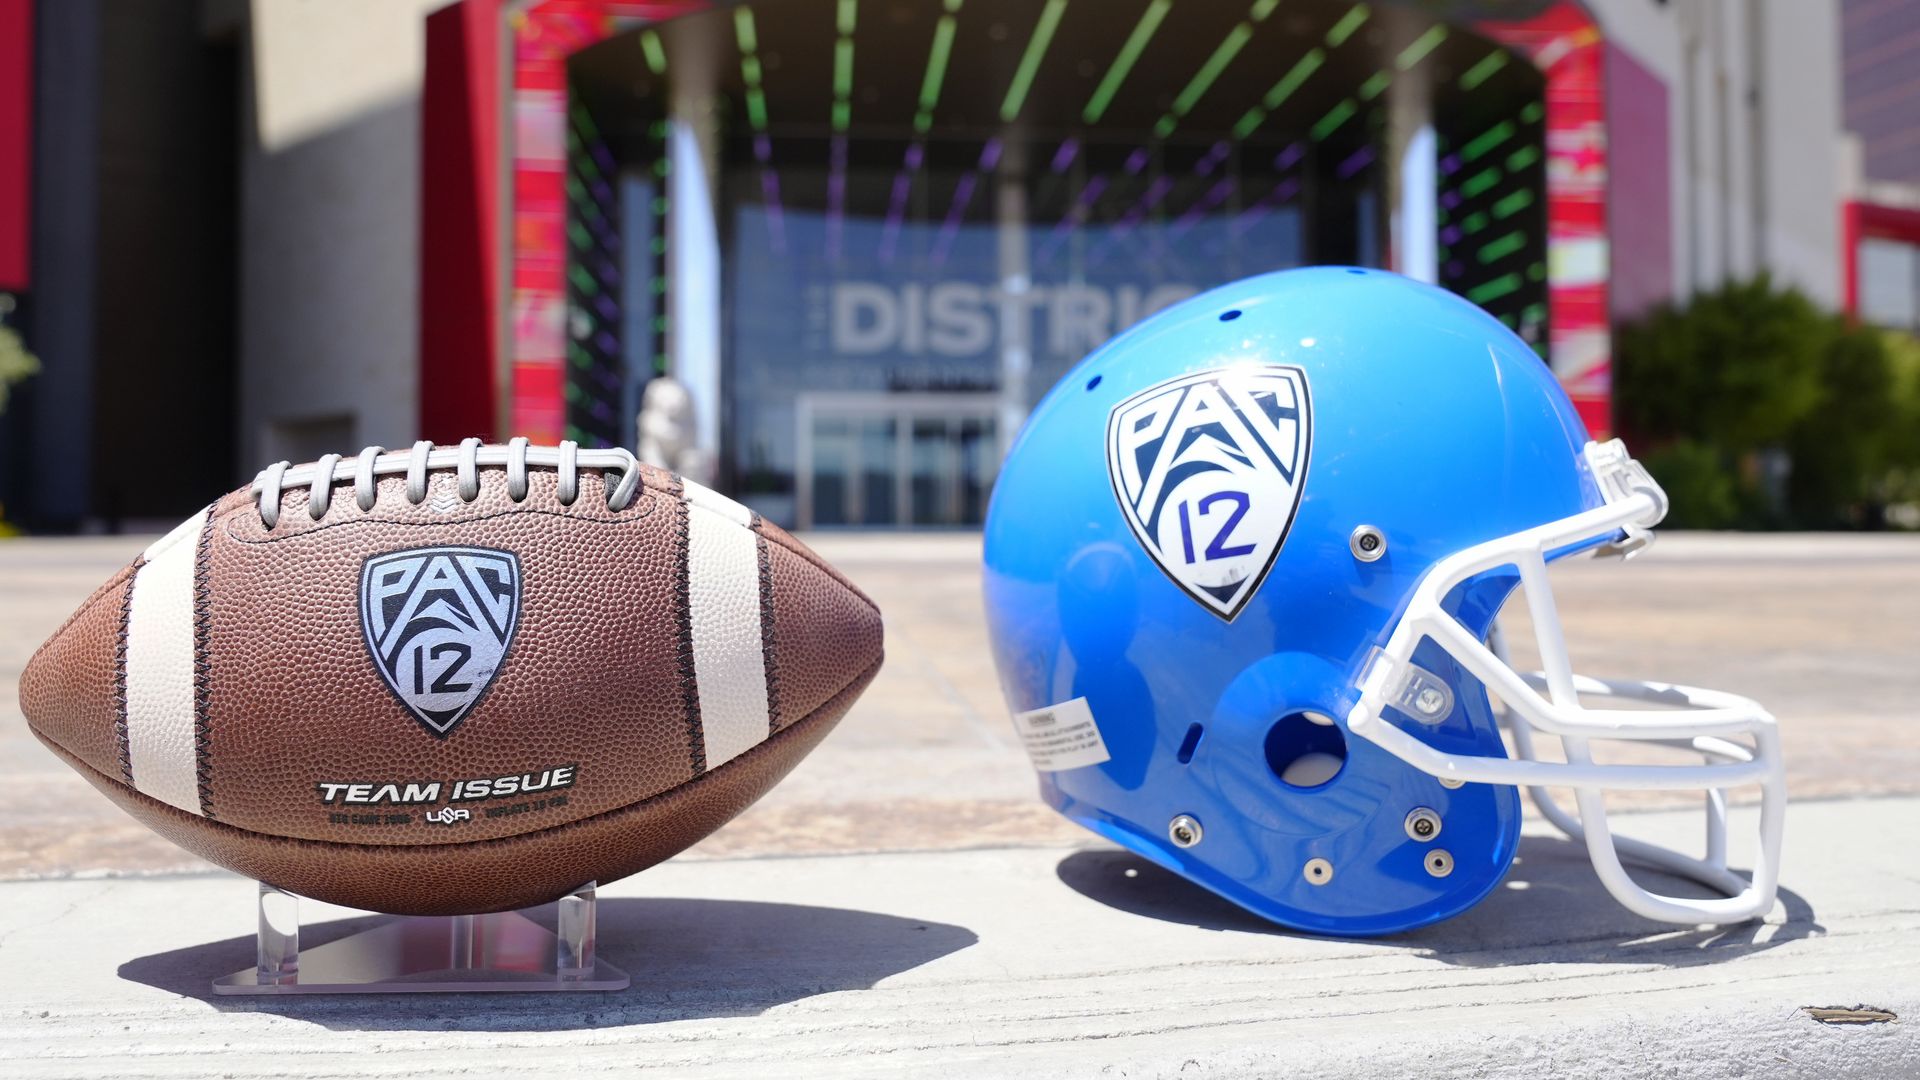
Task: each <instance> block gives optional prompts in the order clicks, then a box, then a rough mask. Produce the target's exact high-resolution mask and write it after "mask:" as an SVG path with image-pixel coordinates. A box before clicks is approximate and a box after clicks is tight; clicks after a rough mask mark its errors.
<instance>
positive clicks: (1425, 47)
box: [1393, 25, 1447, 71]
mask: <svg viewBox="0 0 1920 1080" xmlns="http://www.w3.org/2000/svg"><path fill="white" fill-rule="evenodd" d="M1445 40H1447V28H1446V27H1444V26H1439V25H1436V26H1434V27H1433V29H1431V30H1428V31H1427V32H1426V33H1424V34H1421V35H1420V36H1419V37H1417V38H1414V39H1413V44H1411V45H1409V46H1407V47H1406V48H1404V49H1401V50H1400V55H1399V56H1397V57H1395V58H1394V60H1393V66H1394V67H1397V68H1399V69H1400V70H1401V71H1406V70H1408V69H1410V68H1412V67H1413V65H1415V64H1417V63H1419V62H1420V61H1422V60H1425V59H1426V58H1427V54H1428V53H1430V52H1432V51H1433V50H1435V49H1437V48H1439V47H1440V43H1441V42H1443V41H1445Z"/></svg>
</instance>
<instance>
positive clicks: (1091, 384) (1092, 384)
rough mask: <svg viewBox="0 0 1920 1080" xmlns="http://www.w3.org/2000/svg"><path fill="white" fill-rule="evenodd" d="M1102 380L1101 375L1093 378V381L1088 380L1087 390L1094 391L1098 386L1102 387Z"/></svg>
mask: <svg viewBox="0 0 1920 1080" xmlns="http://www.w3.org/2000/svg"><path fill="white" fill-rule="evenodd" d="M1101 378H1102V377H1101V376H1099V375H1095V376H1094V377H1093V378H1091V379H1088V380H1087V389H1088V390H1092V389H1093V388H1094V387H1096V386H1099V385H1100V379H1101Z"/></svg>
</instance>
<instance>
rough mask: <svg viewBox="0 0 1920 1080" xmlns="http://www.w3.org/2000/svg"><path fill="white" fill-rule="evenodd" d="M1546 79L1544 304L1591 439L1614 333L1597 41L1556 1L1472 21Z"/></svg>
mask: <svg viewBox="0 0 1920 1080" xmlns="http://www.w3.org/2000/svg"><path fill="white" fill-rule="evenodd" d="M1479 30H1480V32H1481V33H1483V34H1485V35H1486V36H1488V37H1490V38H1492V39H1494V40H1495V41H1498V42H1501V43H1502V44H1504V45H1506V46H1507V47H1509V48H1511V49H1514V50H1515V51H1517V52H1519V53H1521V54H1523V55H1525V56H1527V57H1528V58H1530V59H1531V60H1532V61H1533V63H1534V66H1536V67H1538V68H1539V69H1540V70H1541V71H1542V72H1543V73H1544V74H1545V75H1546V77H1547V92H1546V99H1547V100H1546V106H1547V308H1548V312H1549V315H1548V323H1549V326H1550V328H1551V329H1550V331H1549V338H1550V341H1549V356H1550V359H1551V361H1552V364H1553V370H1554V374H1556V375H1558V376H1559V377H1560V382H1561V385H1562V386H1564V387H1566V390H1567V396H1568V397H1570V398H1572V399H1573V404H1574V407H1575V408H1576V409H1578V410H1579V412H1580V416H1581V418H1582V419H1584V420H1585V421H1586V424H1587V429H1588V430H1589V431H1591V432H1592V433H1593V436H1594V437H1595V438H1598V439H1604V438H1606V437H1607V435H1608V433H1609V432H1610V431H1611V430H1612V427H1613V424H1612V422H1611V420H1610V419H1609V413H1611V411H1612V404H1613V358H1612V349H1613V333H1612V329H1611V325H1610V320H1609V311H1608V306H1607V291H1608V281H1607V263H1608V250H1607V188H1608V173H1607V138H1608V130H1607V118H1606V85H1605V79H1606V70H1605V66H1604V63H1603V61H1604V59H1605V50H1604V49H1603V48H1602V46H1603V44H1604V42H1603V39H1602V37H1601V34H1600V28H1599V27H1598V26H1596V25H1594V22H1593V19H1592V18H1591V17H1590V16H1588V15H1587V13H1586V12H1585V11H1584V10H1582V9H1581V7H1580V6H1579V5H1578V4H1576V3H1573V2H1572V0H1562V2H1561V3H1558V4H1555V5H1553V6H1552V7H1550V8H1547V9H1546V10H1544V11H1542V12H1541V13H1540V14H1539V15H1537V16H1535V17H1533V18H1531V19H1527V20H1523V21H1519V22H1496V21H1488V22H1482V23H1480V24H1479Z"/></svg>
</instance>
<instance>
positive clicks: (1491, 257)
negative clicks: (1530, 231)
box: [1474, 229, 1527, 266]
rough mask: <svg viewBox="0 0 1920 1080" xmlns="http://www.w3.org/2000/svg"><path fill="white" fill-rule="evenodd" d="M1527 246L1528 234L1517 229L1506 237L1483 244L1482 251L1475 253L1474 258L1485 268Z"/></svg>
mask: <svg viewBox="0 0 1920 1080" xmlns="http://www.w3.org/2000/svg"><path fill="white" fill-rule="evenodd" d="M1526 246H1527V234H1526V233H1524V232H1521V231H1520V230H1519V229H1515V230H1513V231H1512V232H1510V233H1508V234H1506V235H1505V236H1501V237H1497V238H1495V239H1493V240H1489V241H1487V242H1486V243H1485V244H1482V245H1481V246H1480V250H1479V251H1477V252H1475V253H1474V258H1477V259H1479V260H1480V263H1481V265H1482V266H1484V265H1486V264H1487V263H1490V262H1498V261H1499V260H1501V259H1504V258H1506V257H1507V256H1509V255H1511V254H1513V253H1514V252H1516V251H1519V250H1520V249H1521V248H1523V247H1526Z"/></svg>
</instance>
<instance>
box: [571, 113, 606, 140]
mask: <svg viewBox="0 0 1920 1080" xmlns="http://www.w3.org/2000/svg"><path fill="white" fill-rule="evenodd" d="M567 116H568V119H570V120H572V121H573V124H574V126H575V127H577V128H579V129H580V130H581V132H582V133H584V134H585V135H586V137H587V138H589V139H593V140H595V141H596V142H597V141H599V139H600V129H599V128H598V127H597V126H595V125H594V122H593V117H592V116H591V115H589V114H588V113H587V110H585V109H569V110H567Z"/></svg>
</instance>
